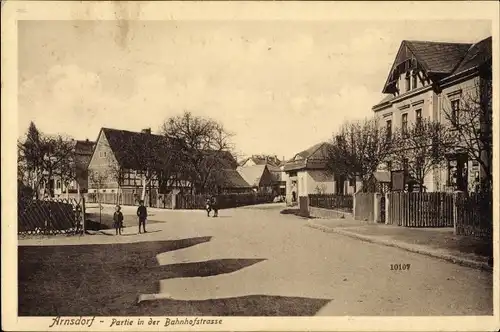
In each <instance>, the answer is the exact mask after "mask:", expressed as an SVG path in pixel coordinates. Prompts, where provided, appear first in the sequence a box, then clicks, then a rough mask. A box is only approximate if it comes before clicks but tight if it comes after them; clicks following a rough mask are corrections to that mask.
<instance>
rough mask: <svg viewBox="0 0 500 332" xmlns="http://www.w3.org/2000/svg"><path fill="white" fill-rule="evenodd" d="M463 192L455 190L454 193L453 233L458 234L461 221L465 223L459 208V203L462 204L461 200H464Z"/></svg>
mask: <svg viewBox="0 0 500 332" xmlns="http://www.w3.org/2000/svg"><path fill="white" fill-rule="evenodd" d="M462 194H463V193H462V192H461V191H455V192H454V193H453V199H452V201H453V234H454V235H457V233H458V232H457V228H458V224H459V223H463V220H462V216H461V215H460V213H459V211H460V210H459V208H458V204H460V201H462Z"/></svg>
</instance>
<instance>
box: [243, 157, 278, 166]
mask: <svg viewBox="0 0 500 332" xmlns="http://www.w3.org/2000/svg"><path fill="white" fill-rule="evenodd" d="M249 160H251V161H253V163H254V164H255V165H268V166H272V167H280V166H281V160H279V158H278V157H276V156H259V155H253V156H251V157H248V158H245V159H243V161H241V162H240V164H239V165H240V166H244V165H245V164H246V163H247V162H248V161H249Z"/></svg>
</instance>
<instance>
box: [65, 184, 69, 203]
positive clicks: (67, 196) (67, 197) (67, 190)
mask: <svg viewBox="0 0 500 332" xmlns="http://www.w3.org/2000/svg"><path fill="white" fill-rule="evenodd" d="M65 186H66V199H67V200H69V189H68V184H67V183H66V184H65Z"/></svg>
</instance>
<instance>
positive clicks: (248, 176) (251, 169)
mask: <svg viewBox="0 0 500 332" xmlns="http://www.w3.org/2000/svg"><path fill="white" fill-rule="evenodd" d="M266 167H267V166H266V165H253V166H244V167H238V168H237V171H238V173H240V175H241V177H242V178H243V179H245V181H246V182H247V183H248V184H249V185H251V186H252V187H258V186H259V185H260V181H261V179H262V177H263V175H264V173H265V171H266Z"/></svg>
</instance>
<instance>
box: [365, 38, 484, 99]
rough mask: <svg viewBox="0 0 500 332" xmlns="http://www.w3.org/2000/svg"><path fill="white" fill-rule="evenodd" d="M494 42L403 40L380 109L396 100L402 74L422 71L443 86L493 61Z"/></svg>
mask: <svg viewBox="0 0 500 332" xmlns="http://www.w3.org/2000/svg"><path fill="white" fill-rule="evenodd" d="M491 57H492V38H491V37H488V38H486V39H483V40H481V41H479V42H477V43H476V44H471V43H446V42H432V41H415V40H403V41H402V42H401V45H400V47H399V50H398V53H397V55H396V57H395V59H394V62H393V64H392V66H391V69H390V71H389V73H388V76H387V79H386V82H385V84H384V88H383V90H382V93H384V94H387V96H386V97H385V98H384V99H382V100H381V101H380V102H379V103H378V104H377V105H375V106H374V107H377V106H379V105H382V104H384V103H388V102H390V101H391V99H394V98H395V97H394V96H392V93H394V92H395V83H396V81H397V79H398V78H399V74H400V73H402V72H404V71H406V70H408V69H410V68H418V69H419V70H421V71H423V72H424V74H425V75H426V76H427V78H429V79H430V80H432V81H433V82H441V81H442V80H443V79H446V78H449V77H452V76H454V75H456V74H459V73H461V72H464V71H467V70H469V69H472V68H476V67H479V66H481V65H482V64H484V63H486V62H487V61H491Z"/></svg>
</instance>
